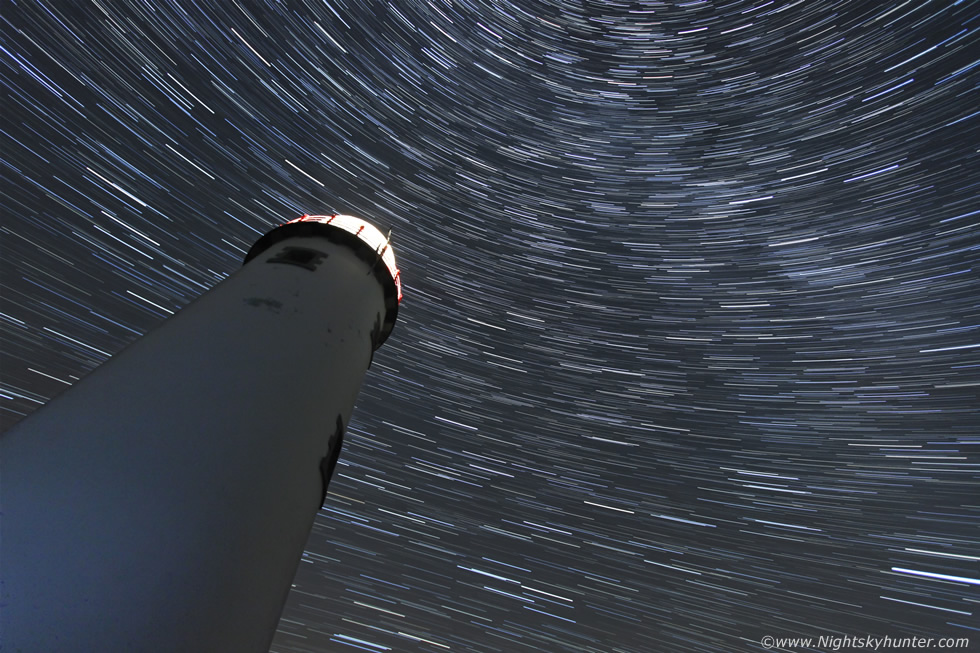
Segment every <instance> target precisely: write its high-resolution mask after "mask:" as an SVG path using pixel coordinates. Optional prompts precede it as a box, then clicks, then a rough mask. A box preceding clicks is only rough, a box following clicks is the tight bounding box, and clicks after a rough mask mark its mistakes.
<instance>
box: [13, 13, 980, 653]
mask: <svg viewBox="0 0 980 653" xmlns="http://www.w3.org/2000/svg"><path fill="white" fill-rule="evenodd" d="M978 29H980V5H978V3H976V2H971V1H969V0H965V1H964V0H960V1H959V2H954V1H952V0H937V1H934V2H927V1H924V0H923V1H919V0H912V1H911V2H909V1H904V0H888V1H883V2H877V1H876V2H857V1H853V0H840V1H822V0H809V1H807V2H803V1H796V2H792V1H787V2H772V1H770V2H766V1H764V0H758V1H740V0H729V1H722V0H718V1H709V0H700V1H697V0H695V1H690V2H665V1H650V2H643V1H641V2H629V3H627V2H618V3H617V2H609V3H599V2H590V1H586V2H581V1H580V2H572V1H564V2H550V3H537V2H524V1H521V2H513V3H511V2H506V1H504V0H500V1H496V0H488V1H486V2H470V1H462V0H432V1H431V2H422V1H421V0H417V1H409V0H405V1H401V0H399V1H398V2H391V3H387V4H385V3H374V2H347V3H344V2H341V1H339V0H331V1H330V2H315V1H313V0H309V1H308V2H301V1H296V2H268V3H266V4H259V3H255V2H244V1H238V2H236V1H235V0H227V1H222V2H213V3H206V2H205V3H192V2H182V3H178V4H173V3H170V2H162V1H147V2H143V1H137V0H132V1H125V2H124V1H122V0H119V1H112V2H106V1H105V0H99V1H93V2H81V1H78V2H60V1H52V0H30V1H28V2H22V3H21V2H11V1H9V0H5V1H4V2H3V6H2V10H0V45H2V51H0V61H2V66H0V74H2V78H0V82H2V85H3V88H2V96H0V97H2V100H0V102H2V105H0V106H2V119H0V128H2V132H3V133H2V136H0V157H2V180H0V202H2V208H3V211H2V223H0V231H2V234H0V238H2V243H3V250H2V260H3V269H2V272H3V274H2V295H3V304H2V314H0V318H2V352H3V358H2V379H0V380H2V385H0V409H2V410H0V413H2V414H0V419H2V426H3V427H4V428H7V427H9V426H11V425H12V424H14V423H16V422H17V421H18V420H19V419H21V418H22V417H23V416H24V415H26V414H28V413H30V412H31V411H33V410H35V409H37V408H38V407H39V406H41V405H42V404H43V403H44V402H45V401H46V400H48V399H49V398H51V397H53V396H55V395H57V394H58V393H59V392H61V391H63V390H64V389H65V388H66V387H67V386H68V385H70V384H72V383H73V382H74V381H76V380H77V379H78V378H80V377H82V376H83V375H84V374H86V373H87V372H89V371H90V370H92V369H93V368H94V367H96V366H97V365H98V364H99V363H101V362H102V361H104V360H106V359H107V358H108V357H109V356H111V355H112V354H114V353H115V352H117V351H119V350H120V349H122V348H123V347H124V346H125V345H126V344H128V343H130V342H132V341H133V340H134V339H136V338H137V337H139V335H140V334H143V333H145V332H147V331H148V330H150V329H152V328H154V327H155V326H156V325H158V324H159V323H160V322H161V321H162V320H163V319H165V318H166V317H168V316H169V315H170V314H172V313H174V312H176V311H178V310H179V309H180V308H181V307H183V306H185V305H186V304H188V303H189V302H190V301H191V300H193V299H194V298H195V297H197V296H198V295H200V294H201V293H202V292H204V291H205V290H206V289H208V288H210V287H211V286H213V285H214V284H215V283H217V282H218V281H219V280H221V279H222V278H224V277H226V276H227V275H229V274H231V273H233V272H234V271H235V270H236V269H238V268H239V267H240V265H241V261H242V258H243V256H244V254H245V252H246V251H247V250H248V248H249V247H250V246H251V244H252V243H253V242H254V241H255V240H256V239H257V238H258V237H259V236H260V235H261V234H263V233H265V232H266V231H268V230H270V229H271V228H272V227H273V226H275V225H276V224H279V223H281V222H284V221H286V220H290V219H293V218H295V217H297V216H299V215H301V214H304V213H317V214H324V213H327V214H329V213H334V212H340V213H351V214H354V215H357V216H360V217H363V218H365V219H367V220H369V221H371V222H373V223H374V224H377V225H378V226H379V227H380V228H381V229H382V230H383V231H385V232H387V230H388V228H391V229H393V236H392V243H393V246H394V248H395V251H396V253H397V255H398V257H399V264H400V267H401V269H402V278H403V283H404V291H405V299H404V302H403V303H402V305H401V310H400V313H399V317H398V323H397V325H396V327H395V330H394V332H393V334H392V336H391V338H390V339H389V340H388V342H387V343H386V344H385V345H384V347H382V349H381V350H380V351H379V352H378V353H377V355H376V356H375V359H374V365H373V367H372V368H371V370H370V373H369V375H368V378H367V380H366V382H365V384H364V387H363V389H362V392H361V395H360V399H359V401H358V405H357V408H356V411H355V415H354V418H353V421H352V423H351V424H350V429H349V431H348V436H347V439H346V443H345V448H344V451H343V455H342V456H341V459H340V463H339V465H338V467H337V472H336V474H335V476H334V478H333V482H332V484H331V486H330V494H329V497H328V499H327V503H326V505H325V507H324V508H323V510H322V511H321V512H320V513H319V515H318V517H317V519H316V524H315V526H314V529H313V533H312V535H311V537H310V540H309V544H308V548H307V552H306V553H305V554H304V558H303V560H302V562H301V564H300V568H299V572H298V575H297V577H296V580H295V585H294V590H293V593H292V594H291V596H290V599H289V602H288V604H287V607H286V610H285V612H284V614H283V620H282V622H281V623H280V625H279V632H278V633H277V635H276V639H275V642H274V645H273V649H272V650H273V651H275V652H277V653H287V652H299V651H324V650H329V651H347V650H357V649H361V650H366V651H389V650H390V651H480V652H498V651H499V652H503V653H507V652H513V651H542V652H545V653H548V652H556V651H589V652H595V653H610V652H617V653H618V652H635V653H647V652H649V651H692V652H700V651H718V652H727V651H740V650H746V651H751V650H762V649H761V647H760V645H759V641H760V638H761V637H763V636H764V635H773V636H777V637H784V636H785V637H797V636H813V637H818V636H820V635H831V634H836V635H851V636H864V635H868V634H871V635H878V636H884V635H889V636H891V637H902V636H909V635H917V636H925V637H935V638H939V637H970V638H971V640H972V643H973V644H974V645H980V626H978V624H980V619H978V615H980V564H978V563H980V490H978V488H980V483H978V481H980V479H978V476H980V457H978V445H980V433H978V425H980V415H978V412H980V397H978V389H980V333H978V329H980V307H978V298H980V275H978V270H977V268H978V260H980V253H978V251H980V235H978V229H980V201H978V196H980V155H978V144H980V93H978V92H977V89H978V80H980V60H978V58H977V57H978V56H980V45H978V44H980V39H978ZM148 509H149V508H148ZM819 648H820V647H817V646H813V647H811V648H809V649H806V650H818V649H819ZM785 650H803V649H801V648H796V649H789V648H787V649H785ZM892 650H894V649H892Z"/></svg>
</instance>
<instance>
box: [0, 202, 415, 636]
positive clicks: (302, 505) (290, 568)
mask: <svg viewBox="0 0 980 653" xmlns="http://www.w3.org/2000/svg"><path fill="white" fill-rule="evenodd" d="M400 300H401V283H400V278H399V272H398V268H397V267H396V265H395V257H394V253H393V252H392V250H391V248H390V247H389V246H388V242H387V239H386V238H385V236H384V235H383V234H382V233H381V232H380V231H378V229H376V228H375V227H373V226H372V225H370V224H368V223H367V222H365V221H364V220H361V219H359V218H355V217H352V216H347V215H332V216H309V215H305V216H303V217H301V218H298V219H296V220H293V221H291V222H288V223H286V224H283V225H281V226H279V227H277V228H276V229H273V230H272V231H270V232H269V233H267V234H266V235H265V236H263V237H262V238H260V239H259V240H258V242H256V243H255V245H254V246H253V247H252V249H251V250H250V251H249V252H248V255H247V256H246V257H245V264H244V266H243V267H242V268H241V269H240V270H239V271H238V272H236V273H234V274H232V275H231V276H229V277H228V278H227V279H225V280H224V281H222V282H221V283H219V284H218V285H217V286H215V287H214V288H213V289H211V290H210V291H208V292H207V293H205V294H204V295H202V296H201V297H200V298H199V299H197V300H196V301H194V302H193V303H191V304H190V305H188V306H187V307H186V308H184V309H183V310H181V311H179V312H178V313H177V314H176V315H174V316H173V317H172V318H170V319H168V320H167V321H166V322H164V323H163V325H162V326H160V327H159V328H158V329H156V330H155V331H152V332H150V333H149V334H148V335H146V336H144V337H143V338H141V339H139V340H138V341H136V342H135V343H134V344H132V345H130V346H129V347H127V348H126V349H124V350H123V351H122V352H121V353H120V354H118V355H116V356H114V357H113V358H111V359H110V360H108V361H107V362H105V363H104V364H103V365H101V366H100V367H98V368H97V369H96V370H94V371H93V372H92V373H91V374H89V375H88V376H86V377H85V378H83V379H82V380H81V381H80V382H78V383H77V384H75V385H74V386H72V387H71V388H70V389H69V390H67V391H66V392H65V393H64V394H62V395H60V396H59V397H57V398H56V399H54V400H53V401H51V402H49V403H48V404H47V405H45V406H44V407H43V408H41V409H40V410H38V411H37V412H36V413H34V414H32V415H31V416H29V417H27V418H26V419H24V420H23V421H22V422H21V423H19V424H18V425H16V426H15V427H14V428H12V429H11V430H10V431H8V432H7V433H5V434H4V435H3V437H2V438H0V650H2V651H4V652H7V651H10V652H11V653H13V652H15V651H29V652H45V653H56V652H75V651H77V652H80V653H81V652H86V653H89V652H91V651H112V652H122V651H153V652H157V651H159V652H161V653H162V652H166V653H172V652H174V651H188V652H189V651H201V652H208V653H214V652H221V651H227V652H234V653H242V652H249V651H256V652H261V653H265V652H266V651H268V648H269V645H270V642H271V641H272V637H273V634H274V632H275V628H276V624H277V622H278V620H279V615H280V613H281V611H282V607H283V604H284V602H285V600H286V595H287V593H288V592H289V588H290V584H291V581H292V579H293V576H294V574H295V572H296V568H297V566H298V563H299V559H300V556H301V555H302V552H303V547H304V545H305V543H306V539H307V537H308V535H309V533H310V530H311V528H312V525H313V519H314V517H315V515H316V512H317V510H318V509H319V508H320V506H321V505H322V503H323V501H324V498H325V496H326V490H327V484H328V482H329V480H330V476H331V474H332V472H333V468H334V465H335V464H336V462H337V457H338V456H339V454H340V447H341V443H342V442H343V437H344V429H345V427H346V425H347V424H348V423H349V421H350V416H351V412H352V411H353V409H354V400H355V398H356V397H357V393H358V390H359V389H360V387H361V382H362V380H363V379H364V375H365V372H366V371H367V369H368V367H369V365H370V364H371V358H372V356H373V354H374V351H375V350H376V349H377V348H378V347H380V346H381V344H382V343H383V342H384V341H385V339H386V338H387V337H388V334H389V333H391V330H392V327H393V326H394V323H395V317H396V315H397V313H398V304H399V301H400Z"/></svg>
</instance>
